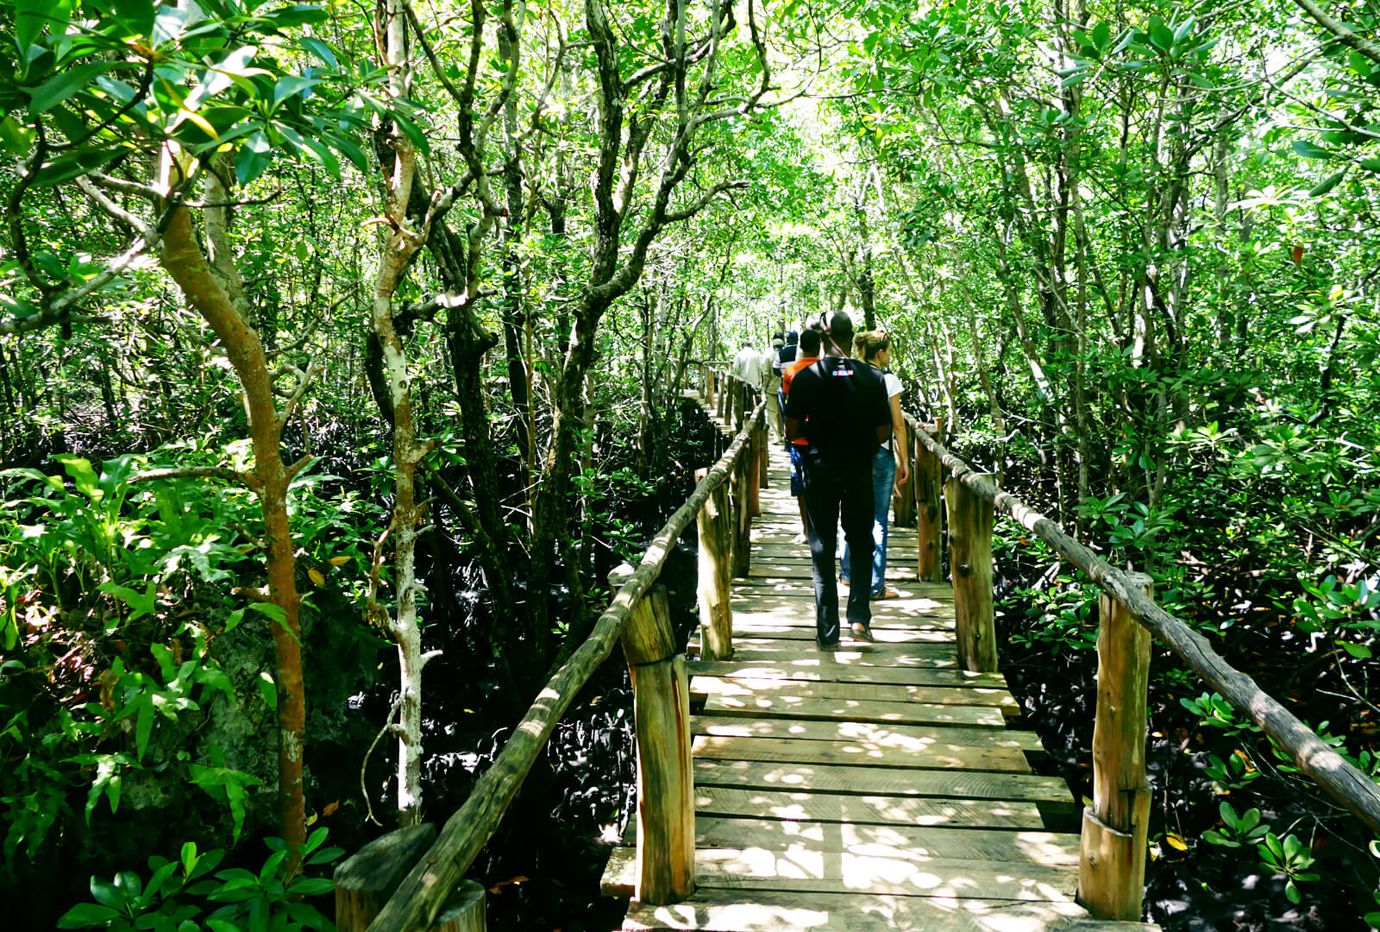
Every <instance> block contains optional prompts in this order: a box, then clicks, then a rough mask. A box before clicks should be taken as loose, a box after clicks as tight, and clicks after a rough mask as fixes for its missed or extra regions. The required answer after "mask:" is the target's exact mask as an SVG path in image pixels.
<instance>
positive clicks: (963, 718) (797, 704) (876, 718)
mask: <svg viewBox="0 0 1380 932" xmlns="http://www.w3.org/2000/svg"><path fill="white" fill-rule="evenodd" d="M696 682H697V683H698V682H699V680H698V679H697V680H696ZM732 682H733V681H729V680H726V681H723V682H722V683H720V684H715V685H725V684H731V683H732ZM783 682H784V683H786V684H787V685H789V684H790V681H783ZM805 685H808V684H805ZM871 688H873V689H876V688H878V687H871ZM914 688H915V689H917V690H920V689H925V687H914ZM863 689H867V687H863ZM929 691H932V692H936V693H942V694H944V696H945V697H946V698H947V697H950V696H952V697H955V698H964V697H963V696H962V693H963V692H964V690H956V689H939V688H936V689H933V690H929ZM690 696H691V699H692V700H693V699H694V698H695V686H694V685H693V684H692V685H691V687H690ZM704 711H705V713H706V714H709V715H718V716H730V717H740V718H744V719H747V720H751V719H762V720H771V719H786V720H791V721H797V720H805V721H823V722H828V721H854V722H859V723H874V722H875V723H885V724H895V725H965V726H977V727H985V728H990V729H992V730H994V731H1000V730H1005V725H1006V714H1005V711H1004V710H1003V709H1002V708H1000V707H998V706H993V705H973V704H962V703H950V704H944V703H939V702H914V701H910V700H902V701H895V702H885V701H880V700H877V699H840V698H821V699H815V698H808V697H803V696H798V695H791V694H784V695H760V694H755V693H753V692H749V691H744V692H742V693H740V694H738V695H733V694H730V693H728V692H725V693H722V694H719V695H707V696H706V697H705V700H704Z"/></svg>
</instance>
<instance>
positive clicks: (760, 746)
mask: <svg viewBox="0 0 1380 932" xmlns="http://www.w3.org/2000/svg"><path fill="white" fill-rule="evenodd" d="M691 749H692V752H693V753H694V755H695V757H696V758H698V759H700V760H754V761H781V762H789V763H799V764H840V765H845V766H850V767H892V768H903V769H907V770H994V771H1003V772H1010V773H1029V772H1030V765H1029V764H1028V763H1027V762H1026V759H1025V754H1024V753H1023V752H1021V751H1013V750H1011V749H1009V748H978V747H972V746H969V745H961V744H938V743H934V744H930V745H928V746H926V747H925V749H924V750H923V751H920V752H917V751H915V750H911V749H903V748H894V747H879V746H877V745H873V744H869V743H867V742H861V741H799V740H796V739H794V738H756V737H748V738H743V737H739V736H736V735H700V736H699V737H697V738H695V740H694V744H693V745H691Z"/></svg>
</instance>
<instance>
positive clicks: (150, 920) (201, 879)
mask: <svg viewBox="0 0 1380 932" xmlns="http://www.w3.org/2000/svg"><path fill="white" fill-rule="evenodd" d="M266 841H267V844H268V847H269V850H270V854H269V856H268V858H267V859H266V860H265V861H264V863H263V866H262V867H260V868H259V870H258V871H250V870H245V869H244V868H240V867H230V868H225V869H223V870H219V871H217V870H216V868H217V867H218V866H219V865H220V863H221V862H222V861H223V860H224V858H225V851H224V850H223V849H220V848H216V849H212V850H210V851H207V852H205V853H204V854H199V853H198V852H197V847H196V845H195V844H194V843H192V842H186V843H185V844H183V845H182V851H181V855H180V857H179V859H178V860H176V861H169V860H168V859H166V858H164V857H161V856H158V855H154V856H153V857H151V858H149V861H148V864H149V870H150V874H149V877H148V880H147V881H145V880H144V879H143V878H141V877H140V876H139V875H138V874H137V873H135V872H133V871H122V872H120V873H118V874H116V875H115V877H114V879H113V880H112V881H110V882H107V881H104V880H101V879H99V878H97V877H92V878H91V896H92V899H93V900H94V902H90V903H81V904H78V905H76V906H74V907H72V908H71V909H69V910H68V911H67V912H66V913H64V914H63V916H62V918H61V919H60V920H58V928H59V929H93V928H94V929H115V930H134V929H153V930H167V932H174V930H175V932H182V930H184V929H200V928H206V929H210V930H212V932H232V930H234V932H241V930H251V932H267V930H288V929H329V928H332V926H331V923H330V921H329V920H327V919H326V917H325V916H324V915H322V913H321V912H320V911H319V910H318V909H317V908H316V907H315V906H313V905H311V903H309V902H308V900H309V899H311V898H314V897H320V896H324V895H326V894H328V893H330V892H331V891H332V890H334V889H335V886H334V884H333V883H332V882H331V880H330V879H329V878H326V877H306V876H302V874H303V872H304V871H306V870H308V869H310V868H321V867H324V866H325V865H327V864H329V863H330V862H332V861H334V860H336V859H337V858H339V857H340V856H341V854H343V853H344V852H342V851H341V849H339V848H327V847H323V845H324V844H325V841H326V829H324V828H321V829H317V830H316V831H315V832H313V833H312V834H311V836H310V837H309V838H308V839H307V843H306V845H305V846H304V847H303V849H302V851H301V852H300V854H299V855H298V857H297V858H296V859H293V858H289V857H288V854H289V852H288V848H287V845H286V844H284V843H283V841H282V840H281V839H277V838H270V839H267V840H266ZM213 871H214V872H215V873H214V874H213V873H212V872H213Z"/></svg>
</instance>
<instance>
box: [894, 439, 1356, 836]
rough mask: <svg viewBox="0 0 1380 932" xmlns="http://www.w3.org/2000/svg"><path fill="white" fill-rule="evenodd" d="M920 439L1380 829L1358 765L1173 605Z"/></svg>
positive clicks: (953, 471) (1326, 788)
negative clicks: (1152, 595)
mask: <svg viewBox="0 0 1380 932" xmlns="http://www.w3.org/2000/svg"><path fill="white" fill-rule="evenodd" d="M909 420H910V423H911V426H912V428H913V429H914V430H915V434H916V436H917V437H918V438H919V439H920V442H921V443H922V444H924V446H925V447H926V448H927V449H928V450H930V452H932V453H933V454H934V455H935V456H937V457H938V458H939V460H940V462H941V463H943V465H944V466H945V467H946V468H947V469H948V470H949V473H950V474H951V475H952V476H953V477H954V478H955V479H956V480H958V481H959V482H961V483H962V484H963V485H964V486H965V487H967V488H968V489H970V490H972V491H973V492H974V493H975V494H977V495H979V496H981V497H982V498H984V499H986V500H987V501H989V502H991V503H992V504H993V505H994V506H995V507H996V508H998V509H1000V510H1001V511H1002V512H1004V513H1005V514H1007V515H1009V516H1010V517H1011V518H1013V519H1015V520H1016V521H1017V522H1018V523H1019V524H1021V525H1022V526H1023V527H1025V528H1026V529H1028V530H1029V531H1031V533H1033V534H1035V535H1036V536H1037V537H1039V538H1040V539H1041V540H1043V541H1045V542H1046V543H1048V544H1049V545H1050V546H1052V547H1053V548H1054V549H1055V550H1056V551H1057V552H1058V553H1059V554H1060V556H1062V557H1063V558H1064V559H1066V560H1068V561H1069V562H1070V563H1072V564H1073V565H1074V566H1076V567H1078V568H1079V569H1080V570H1082V571H1083V572H1084V573H1086V574H1087V575H1088V577H1089V578H1090V579H1091V580H1092V581H1093V582H1094V583H1096V584H1097V585H1098V586H1099V587H1100V588H1102V589H1103V590H1104V591H1106V592H1107V593H1109V594H1110V595H1111V596H1112V597H1113V598H1115V599H1116V600H1117V601H1118V602H1120V603H1121V604H1122V605H1124V606H1125V607H1126V609H1127V611H1128V612H1129V613H1130V615H1131V617H1133V618H1134V619H1135V620H1136V621H1137V622H1138V623H1140V624H1141V625H1142V626H1143V627H1144V628H1146V630H1148V631H1149V632H1150V633H1151V634H1153V635H1154V636H1155V637H1157V638H1159V640H1160V641H1162V642H1163V643H1164V644H1166V645H1167V646H1168V647H1169V649H1170V650H1172V651H1173V652H1174V653H1175V654H1178V656H1179V658H1180V659H1181V660H1183V661H1184V662H1185V663H1186V664H1188V666H1189V667H1190V668H1191V669H1192V670H1193V671H1194V672H1195V673H1197V674H1198V675H1199V676H1200V677H1202V678H1203V680H1204V681H1205V682H1206V683H1207V684H1208V685H1209V686H1210V687H1212V688H1213V689H1214V690H1216V691H1217V692H1218V693H1220V694H1221V695H1222V697H1223V698H1225V699H1226V700H1227V702H1229V703H1230V704H1231V705H1232V707H1233V708H1235V709H1236V710H1237V711H1239V712H1241V713H1243V714H1245V715H1246V716H1247V717H1249V718H1250V720H1251V721H1252V722H1254V723H1255V724H1256V725H1257V726H1259V728H1260V730H1261V731H1263V732H1265V734H1266V735H1268V736H1269V737H1270V738H1271V739H1272V740H1274V741H1275V742H1276V743H1277V744H1278V745H1279V746H1280V747H1282V748H1284V750H1285V751H1286V752H1288V754H1289V756H1290V757H1291V758H1292V759H1293V761H1294V763H1295V764H1296V765H1297V766H1298V768H1299V770H1301V771H1302V772H1304V773H1306V774H1307V775H1308V776H1309V777H1311V778H1312V779H1313V780H1314V782H1316V783H1317V784H1318V785H1319V786H1321V787H1322V788H1323V790H1324V791H1326V792H1327V794H1328V795H1329V796H1331V797H1332V798H1333V799H1335V800H1336V801H1337V802H1338V803H1340V804H1341V805H1342V806H1343V807H1344V808H1345V809H1346V810H1347V811H1349V812H1350V813H1352V814H1353V815H1355V816H1356V817H1357V818H1358V819H1360V820H1361V821H1362V822H1364V823H1365V824H1366V826H1367V827H1369V828H1370V829H1371V830H1372V831H1375V832H1380V787H1377V786H1376V784H1375V783H1374V782H1373V781H1372V780H1371V779H1370V778H1369V777H1367V776H1366V775H1365V774H1364V773H1362V772H1361V771H1360V770H1358V769H1357V768H1356V767H1353V766H1352V765H1351V764H1350V763H1348V762H1347V760H1346V759H1345V758H1344V757H1342V756H1341V755H1340V754H1338V753H1337V752H1336V751H1335V750H1334V749H1333V748H1332V747H1331V746H1329V745H1328V744H1327V743H1325V742H1324V741H1323V740H1322V739H1321V738H1319V737H1318V736H1317V734H1315V733H1314V732H1313V730H1312V729H1310V728H1309V727H1308V726H1307V725H1305V724H1304V723H1303V722H1302V721H1300V720H1299V719H1298V718H1297V717H1296V716H1295V715H1294V714H1293V713H1292V712H1290V711H1289V710H1288V709H1286V708H1285V707H1284V706H1283V705H1281V704H1280V703H1279V702H1278V701H1277V700H1276V699H1274V697H1272V696H1270V695H1269V694H1268V693H1266V692H1265V691H1264V690H1263V689H1261V688H1260V686H1259V685H1258V684H1257V683H1256V682H1255V680H1253V679H1252V678H1251V677H1249V676H1247V675H1246V674H1244V673H1242V672H1241V671H1239V670H1236V669H1234V668H1233V667H1232V666H1231V665H1230V664H1228V663H1227V662H1226V661H1225V660H1224V659H1223V658H1222V656H1221V655H1220V654H1218V653H1217V652H1216V651H1215V650H1214V649H1213V648H1212V645H1211V644H1210V643H1209V642H1208V640H1207V638H1205V637H1203V636H1202V635H1201V634H1199V633H1198V632H1197V631H1194V630H1193V629H1192V628H1191V627H1189V626H1188V624H1186V623H1185V622H1184V621H1182V620H1181V619H1179V618H1176V617H1175V616H1174V615H1171V614H1170V613H1169V612H1167V611H1165V610H1164V609H1163V608H1161V607H1160V606H1159V605H1157V604H1156V603H1155V601H1154V600H1153V599H1152V598H1150V597H1149V596H1148V595H1146V594H1145V593H1144V592H1143V591H1142V586H1143V585H1144V583H1143V582H1142V581H1140V580H1137V579H1133V578H1132V577H1131V576H1128V575H1127V574H1126V573H1124V572H1122V571H1121V570H1118V569H1117V568H1116V567H1114V566H1112V565H1111V564H1109V563H1108V562H1107V561H1105V560H1103V559H1102V558H1101V557H1099V556H1097V555H1096V554H1094V553H1093V552H1092V551H1090V550H1088V548H1086V547H1084V546H1083V545H1082V544H1080V543H1079V542H1078V541H1076V540H1074V539H1073V538H1072V537H1070V536H1069V535H1068V534H1066V533H1064V530H1063V528H1061V527H1060V526H1059V525H1058V524H1056V523H1055V522H1053V521H1051V520H1050V519H1049V518H1047V517H1045V516H1044V515H1042V514H1040V513H1039V512H1038V511H1035V510H1034V509H1033V508H1031V507H1030V506H1028V505H1026V504H1025V503H1024V502H1022V501H1021V500H1020V499H1018V498H1016V496H1014V495H1012V494H1011V493H1009V492H1003V491H1002V490H1001V489H999V488H998V487H997V486H996V485H995V484H994V483H993V482H992V481H991V480H989V479H987V478H986V477H984V476H982V475H980V474H979V473H978V472H976V471H975V470H974V469H973V468H972V467H970V466H969V465H968V464H967V463H965V462H963V460H961V459H959V458H958V457H957V456H955V455H954V454H953V453H951V452H949V450H948V449H946V448H945V447H944V445H943V444H942V443H940V442H939V441H938V440H936V439H935V438H934V437H933V436H932V435H931V434H930V433H929V431H927V430H925V429H924V427H923V426H922V425H921V424H920V423H919V422H918V421H916V420H915V419H914V418H909Z"/></svg>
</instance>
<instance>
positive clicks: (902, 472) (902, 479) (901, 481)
mask: <svg viewBox="0 0 1380 932" xmlns="http://www.w3.org/2000/svg"><path fill="white" fill-rule="evenodd" d="M909 478H910V470H909V469H907V468H906V464H905V463H901V464H899V465H898V466H897V467H896V488H898V489H899V488H900V487H901V486H903V485H905V484H906V480H907V479H909Z"/></svg>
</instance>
